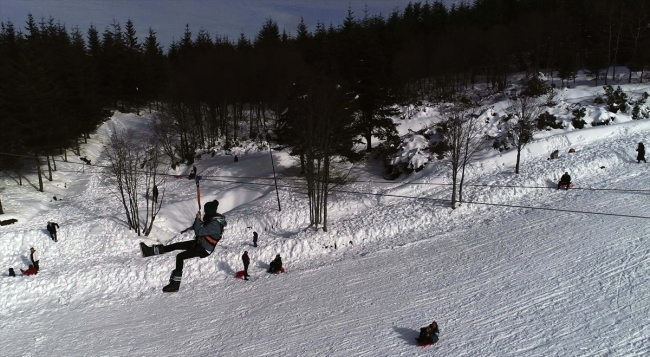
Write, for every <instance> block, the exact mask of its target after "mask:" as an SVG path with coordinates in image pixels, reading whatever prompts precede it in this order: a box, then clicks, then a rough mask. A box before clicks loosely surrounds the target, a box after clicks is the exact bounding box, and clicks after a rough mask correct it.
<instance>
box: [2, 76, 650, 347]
mask: <svg viewBox="0 0 650 357" xmlns="http://www.w3.org/2000/svg"><path fill="white" fill-rule="evenodd" d="M594 90H598V88H595V89H594V88H591V87H585V88H578V89H573V90H572V89H569V90H568V91H567V96H573V95H574V94H572V93H573V92H574V91H575V93H578V91H581V92H587V93H590V92H593V91H594ZM575 96H582V97H589V94H575ZM495 107H496V106H495ZM430 120H432V118H431V117H420V118H418V119H412V120H407V121H404V122H403V123H404V125H407V126H408V125H413V126H416V125H419V124H418V121H420V122H422V121H430ZM613 124H614V125H608V126H599V127H593V128H591V127H588V128H586V129H581V130H558V131H550V132H547V133H546V134H544V135H542V136H539V137H537V138H536V141H535V142H534V143H532V144H530V145H529V146H527V147H526V152H525V154H524V156H523V163H522V172H521V174H519V175H514V174H513V163H514V155H515V154H514V153H512V152H503V153H499V152H498V151H490V152H486V153H485V155H484V157H483V159H481V160H480V161H478V162H476V163H475V164H474V166H472V167H471V170H470V173H469V178H468V181H467V182H466V184H467V185H468V186H467V187H466V191H465V195H466V196H465V198H466V200H467V201H470V202H474V203H464V204H463V205H461V206H460V207H459V208H457V209H456V210H453V211H452V210H451V209H449V208H448V207H447V206H446V205H444V204H442V203H440V202H438V201H434V200H429V199H417V200H416V199H412V198H409V197H419V198H432V199H448V196H449V192H448V190H449V189H448V187H447V186H445V185H439V184H445V183H448V182H449V181H448V177H447V175H446V171H445V169H444V168H443V167H442V165H440V164H439V163H436V162H432V163H431V164H428V165H427V166H425V168H424V169H423V170H422V171H420V172H418V173H414V174H412V175H411V176H409V177H407V178H406V179H400V180H396V181H394V182H390V183H388V184H386V183H373V182H358V183H353V184H350V185H349V186H347V187H345V189H346V190H347V191H354V192H359V193H342V192H340V193H336V194H334V196H333V198H332V202H331V206H330V207H329V210H330V214H329V217H330V230H329V232H327V233H324V232H322V231H319V232H314V231H313V230H311V229H305V228H306V227H307V225H308V210H307V209H306V207H307V202H306V199H305V197H304V196H303V195H302V194H301V193H299V192H298V191H296V190H293V189H282V190H280V191H279V193H280V201H281V203H282V211H278V209H277V201H276V197H275V192H274V191H273V187H272V186H268V187H266V186H257V185H255V186H252V185H245V184H243V183H241V182H222V181H205V183H202V187H201V189H202V195H203V197H202V198H203V199H202V201H204V202H207V201H208V200H211V199H218V200H219V201H220V202H221V204H220V211H222V212H224V213H225V215H226V217H227V218H228V229H227V234H226V236H225V238H224V239H223V240H222V242H221V243H220V246H219V248H218V250H217V251H216V252H215V253H214V254H213V255H212V256H211V257H209V258H207V259H201V260H197V259H195V260H190V261H187V262H186V269H185V274H184V279H183V283H182V285H181V291H180V292H179V293H178V294H175V295H163V294H162V293H161V292H160V288H161V287H162V286H163V285H164V284H166V281H167V279H168V277H169V272H170V271H171V269H172V268H173V262H174V254H171V255H164V256H158V257H152V258H147V259H143V258H141V257H140V253H139V250H138V248H137V243H138V242H139V241H143V240H144V241H147V242H149V243H151V242H153V241H160V242H172V241H178V240H181V239H187V238H190V237H191V236H190V235H189V234H187V235H183V236H180V235H178V232H179V231H180V230H181V229H183V228H186V227H187V226H188V225H189V223H191V221H192V217H193V216H194V214H195V213H196V200H195V198H196V193H195V186H194V184H193V182H192V181H189V180H185V179H170V180H169V182H168V185H167V188H166V190H167V191H166V196H165V197H166V200H167V203H166V205H165V207H164V209H163V211H162V212H161V215H160V219H159V220H158V221H157V222H156V228H155V230H154V232H153V234H152V236H151V237H149V238H148V239H146V240H145V239H143V237H137V236H135V235H134V234H133V233H132V232H129V231H128V230H126V229H125V226H124V224H123V223H122V212H121V210H120V205H119V202H118V201H117V200H116V199H115V197H114V196H113V195H112V193H111V191H110V187H108V186H106V184H105V181H104V179H103V177H102V174H101V172H102V170H101V169H100V168H99V167H98V166H86V167H85V168H84V169H83V171H80V169H81V166H80V165H76V164H74V165H73V164H64V163H58V165H59V171H57V173H56V174H55V180H54V181H53V182H47V183H46V193H39V192H37V191H36V190H34V189H33V187H31V186H30V185H31V183H30V182H34V180H35V178H34V177H28V178H27V179H28V181H29V182H28V183H27V184H25V185H24V186H23V187H20V186H18V185H17V183H16V182H15V181H14V178H12V177H8V176H3V177H2V191H1V194H2V200H3V201H2V202H3V207H4V209H5V211H6V212H7V214H5V216H6V217H3V219H8V218H17V219H18V220H19V222H18V223H17V224H14V225H11V226H5V227H1V228H0V234H1V238H0V264H1V266H3V267H7V268H8V267H10V266H13V267H14V268H18V267H24V266H25V264H27V260H26V258H27V252H28V249H29V247H31V246H34V247H36V249H37V250H38V251H39V252H40V253H41V272H40V273H39V274H38V275H36V276H32V277H16V278H8V277H3V278H2V279H0V306H1V307H2V309H1V310H0V314H1V315H2V321H3V324H2V325H1V326H0V345H2V346H3V352H2V355H3V356H24V355H30V354H34V355H48V356H72V355H109V356H123V355H133V356H159V355H206V356H211V355H222V356H239V355H250V356H253V355H256V356H265V355H268V356H272V355H273V356H275V355H279V354H282V355H287V356H353V355H354V356H397V355H436V356H477V355H481V356H537V355H558V356H585V355H589V356H592V355H614V356H644V355H648V354H649V353H650V343H649V342H648V341H650V326H649V322H648V319H647V316H649V313H650V307H649V306H650V285H649V283H650V281H649V278H648V277H649V276H650V255H649V253H650V248H649V246H648V239H650V225H649V224H648V223H649V222H650V220H649V219H650V213H649V212H650V200H649V199H648V198H649V196H648V192H649V191H648V190H649V189H650V187H649V185H650V183H649V182H650V181H649V180H648V172H649V171H648V170H649V166H647V164H637V163H636V160H635V155H636V153H635V152H634V149H635V147H636V143H638V142H646V143H648V142H650V120H647V119H645V120H634V121H633V120H630V119H629V118H628V119H626V118H624V116H622V117H621V118H620V120H618V119H617V121H616V122H615V123H613ZM115 125H117V126H123V127H127V126H142V128H144V126H145V125H144V123H143V120H142V119H141V118H138V117H135V116H130V115H117V116H115V117H114V118H113V119H112V120H111V121H109V122H108V123H106V124H105V125H104V126H103V127H102V128H100V130H99V131H98V132H97V134H96V135H95V136H94V137H93V138H92V139H91V140H90V141H89V144H88V145H86V146H85V147H84V148H83V149H82V151H83V153H84V154H86V155H87V156H88V157H89V158H92V162H93V164H95V165H101V164H102V160H103V159H102V154H101V150H102V145H103V142H104V141H105V140H106V137H107V135H108V133H109V132H110V130H112V128H113V127H114V126H115ZM570 147H572V148H575V149H576V152H575V153H573V154H568V153H567V150H568V148H570ZM555 149H561V150H560V156H559V158H558V159H557V160H546V157H547V156H548V153H549V152H550V151H552V150H555ZM274 159H275V160H276V165H279V170H283V169H284V168H287V167H290V166H292V165H294V164H295V161H294V159H292V158H290V157H288V156H286V155H285V154H279V153H274ZM373 165H374V163H370V164H369V166H363V167H361V166H360V167H357V168H355V175H356V177H357V178H358V179H359V181H370V180H375V181H377V180H379V179H378V177H377V176H376V174H375V173H376V172H377V171H378V170H377V168H376V167H375V166H373ZM196 166H197V168H198V171H199V172H200V173H202V174H204V175H206V176H209V175H215V176H216V175H225V176H228V175H233V176H239V177H242V176H246V177H251V176H255V177H258V176H266V175H269V174H270V173H271V170H272V169H271V166H270V159H269V155H268V153H265V152H259V153H255V152H248V153H245V154H244V155H242V156H240V160H239V162H238V163H234V162H233V160H232V157H231V156H226V155H216V156H215V157H214V158H212V157H207V156H206V157H204V159H203V160H201V161H198V162H197V164H196ZM276 168H278V166H276ZM189 169H190V168H181V169H179V170H178V171H177V172H175V174H178V175H183V174H186V173H188V172H189ZM564 171H570V173H571V174H572V176H573V177H574V182H575V184H576V188H575V189H572V190H569V191H558V190H556V189H555V188H554V186H555V182H556V180H557V178H558V177H559V175H560V174H561V173H563V172H564ZM251 180H252V179H251ZM237 181H242V180H237ZM244 181H245V180H244ZM255 182H259V181H255ZM265 182H266V181H265ZM410 182H411V183H410ZM412 182H418V184H413V183H412ZM64 184H65V186H64ZM631 190H638V191H631ZM362 193H374V194H377V193H380V194H387V195H390V196H387V195H384V196H382V195H366V194H362ZM53 195H57V196H58V197H62V198H63V200H62V201H51V196H53ZM50 201H51V202H50ZM494 204H499V205H505V207H504V206H496V205H494ZM508 206H510V207H508ZM521 207H529V208H521ZM534 208H539V209H534ZM586 212H593V213H604V214H590V213H586ZM607 214H615V215H607ZM625 216H629V217H625ZM632 216H637V217H632ZM639 216H640V217H642V218H639ZM48 220H52V221H55V222H58V223H59V224H60V225H61V229H60V232H59V242H58V243H54V242H53V241H52V240H50V239H49V237H48V236H47V234H46V232H45V230H44V228H45V222H47V221H48ZM249 227H250V228H249ZM253 230H255V231H257V232H259V233H260V247H258V248H253V247H252V246H251V238H252V231H253ZM334 243H336V246H337V249H334V248H333V245H334ZM244 250H248V251H249V254H250V255H251V260H252V262H251V269H250V273H251V274H252V275H253V280H252V281H249V282H245V281H241V280H237V279H234V274H235V272H236V271H238V270H241V267H242V265H241V260H240V256H241V253H242V252H243V251H244ZM277 253H280V254H281V255H282V257H283V261H284V262H285V267H286V268H287V273H286V274H281V275H268V274H266V273H265V269H266V267H267V266H268V262H269V261H270V260H271V259H272V258H273V256H275V254H277ZM434 319H435V320H437V321H438V323H439V325H440V327H441V339H440V342H439V343H438V344H436V345H434V346H432V347H428V348H426V349H420V348H419V347H416V346H415V344H414V342H415V341H414V338H415V337H416V336H417V331H418V330H419V327H421V326H424V325H426V324H428V323H430V322H431V320H434Z"/></svg>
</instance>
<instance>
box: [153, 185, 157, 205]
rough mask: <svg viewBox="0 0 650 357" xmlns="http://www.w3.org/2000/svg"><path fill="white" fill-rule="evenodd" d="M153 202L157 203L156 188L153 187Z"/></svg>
mask: <svg viewBox="0 0 650 357" xmlns="http://www.w3.org/2000/svg"><path fill="white" fill-rule="evenodd" d="M153 201H154V203H158V186H156V185H153Z"/></svg>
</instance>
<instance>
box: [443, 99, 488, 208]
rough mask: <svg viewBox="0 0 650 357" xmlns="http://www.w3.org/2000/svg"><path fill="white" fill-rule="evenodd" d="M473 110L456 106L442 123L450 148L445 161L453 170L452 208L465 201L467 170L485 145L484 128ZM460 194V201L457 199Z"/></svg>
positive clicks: (444, 135)
mask: <svg viewBox="0 0 650 357" xmlns="http://www.w3.org/2000/svg"><path fill="white" fill-rule="evenodd" d="M478 117H479V116H478V115H476V113H474V112H473V111H472V110H471V109H468V108H466V107H463V106H462V105H460V104H458V105H456V106H455V107H454V108H453V109H452V110H451V111H450V112H449V113H446V119H445V120H443V122H442V128H443V141H444V142H445V143H446V144H447V147H449V150H448V151H446V152H445V153H444V156H443V160H444V162H445V163H446V164H447V165H448V166H449V167H450V168H451V181H452V192H451V208H453V209H455V208H456V202H462V201H463V182H464V180H465V169H466V168H467V166H468V165H469V164H470V163H471V162H472V161H473V160H474V158H475V156H476V153H477V152H478V149H479V147H480V146H481V144H482V143H483V141H484V140H483V135H482V133H483V126H482V124H481V123H480V121H479V119H478ZM456 192H458V199H457V198H456Z"/></svg>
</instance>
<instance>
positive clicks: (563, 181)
mask: <svg viewBox="0 0 650 357" xmlns="http://www.w3.org/2000/svg"><path fill="white" fill-rule="evenodd" d="M570 186H571V175H569V173H568V172H565V173H564V175H562V177H560V182H558V183H557V188H558V190H559V189H560V188H565V189H567V190H568V189H569V187H570Z"/></svg>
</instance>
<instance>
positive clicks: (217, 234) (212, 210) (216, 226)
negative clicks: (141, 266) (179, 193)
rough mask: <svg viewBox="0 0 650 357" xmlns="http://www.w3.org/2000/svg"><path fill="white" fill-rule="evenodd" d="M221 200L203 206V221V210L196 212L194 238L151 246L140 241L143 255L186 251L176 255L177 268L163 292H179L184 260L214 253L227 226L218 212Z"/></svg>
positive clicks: (224, 219) (224, 218)
mask: <svg viewBox="0 0 650 357" xmlns="http://www.w3.org/2000/svg"><path fill="white" fill-rule="evenodd" d="M218 207H219V201H217V200H214V201H212V202H208V203H206V204H205V206H203V211H204V212H205V214H204V215H203V221H201V211H198V212H197V213H196V218H195V219H194V227H193V228H194V233H195V234H196V237H195V238H194V239H193V240H188V241H184V242H178V243H173V244H169V245H162V244H159V245H154V246H153V247H149V246H147V245H145V244H144V243H140V251H141V252H142V256H143V257H149V256H152V255H158V254H164V253H167V252H171V251H173V250H183V251H184V252H181V253H178V255H176V269H174V270H173V271H172V274H171V276H170V278H169V285H167V286H165V287H164V288H163V292H166V293H172V292H177V291H178V289H179V287H180V285H181V277H182V276H183V261H184V260H185V259H190V258H196V257H199V258H205V257H207V256H209V255H210V254H212V252H213V251H214V248H215V247H216V245H217V243H218V242H219V240H220V239H221V236H222V234H223V229H224V227H225V226H226V217H224V216H223V215H222V214H219V213H217V208H218Z"/></svg>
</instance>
